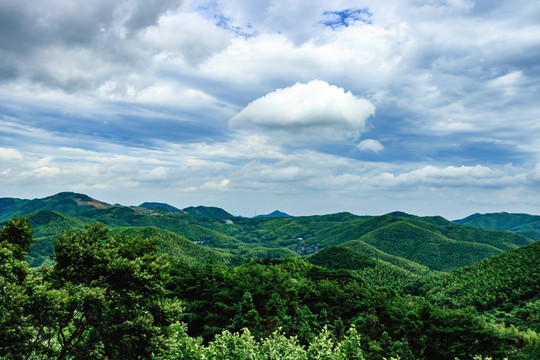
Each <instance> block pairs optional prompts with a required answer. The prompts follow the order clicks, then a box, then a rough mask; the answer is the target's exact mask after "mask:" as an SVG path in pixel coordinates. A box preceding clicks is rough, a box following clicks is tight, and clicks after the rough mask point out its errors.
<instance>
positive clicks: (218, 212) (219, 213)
mask: <svg viewBox="0 0 540 360" xmlns="http://www.w3.org/2000/svg"><path fill="white" fill-rule="evenodd" d="M183 210H184V212H186V213H188V214H191V215H199V216H206V217H214V218H218V219H222V220H225V219H232V218H233V217H234V216H233V215H231V214H229V213H228V212H226V211H225V210H223V209H221V208H218V207H213V206H196V207H193V206H190V207H187V208H185V209H183Z"/></svg>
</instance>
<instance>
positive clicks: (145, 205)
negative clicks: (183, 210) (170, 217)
mask: <svg viewBox="0 0 540 360" xmlns="http://www.w3.org/2000/svg"><path fill="white" fill-rule="evenodd" d="M139 207H141V208H146V209H155V208H158V209H159V208H161V209H166V210H168V211H172V212H174V211H180V209H178V208H176V207H174V206H172V205H169V204H165V203H160V202H144V203H142V204H141V205H139Z"/></svg>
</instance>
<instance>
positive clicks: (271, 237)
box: [0, 192, 537, 271]
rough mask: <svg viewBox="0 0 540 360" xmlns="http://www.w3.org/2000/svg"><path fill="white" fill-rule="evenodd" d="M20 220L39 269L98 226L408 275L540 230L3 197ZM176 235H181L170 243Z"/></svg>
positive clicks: (488, 252) (70, 196) (216, 249)
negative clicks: (322, 256) (385, 267)
mask: <svg viewBox="0 0 540 360" xmlns="http://www.w3.org/2000/svg"><path fill="white" fill-rule="evenodd" d="M14 215H17V216H28V218H29V219H30V221H31V224H32V226H33V229H34V232H35V234H34V237H35V243H34V245H33V247H32V251H31V253H30V254H29V261H30V263H31V264H32V265H33V266H39V265H41V264H42V263H48V262H49V261H50V259H49V256H50V255H51V254H52V251H53V243H54V239H55V238H56V237H57V236H58V235H59V234H60V233H62V232H63V231H65V230H69V229H71V228H82V227H84V226H85V225H87V224H91V223H94V222H96V221H97V222H101V223H103V224H105V225H107V226H108V227H109V228H111V229H115V231H120V230H119V229H124V230H122V231H127V230H125V229H131V230H130V232H131V233H133V232H134V231H135V232H136V231H139V232H142V233H143V234H149V233H152V234H153V236H158V237H160V238H163V239H167V241H165V240H164V241H163V244H165V243H167V244H168V245H163V249H164V251H165V249H168V250H166V252H171V251H173V250H171V249H172V248H171V246H173V245H172V244H182V245H179V246H180V247H181V248H185V246H186V245H185V244H186V243H185V241H186V240H188V241H189V242H190V244H192V245H196V246H199V247H202V248H204V250H203V249H201V250H198V251H195V252H196V253H201V254H203V253H204V254H205V255H204V256H203V258H208V257H209V255H208V254H209V253H212V254H213V255H212V256H213V257H214V258H219V259H221V260H223V261H233V260H232V259H234V258H253V257H255V258H268V257H269V258H283V257H298V256H309V255H313V254H316V253H318V252H319V251H321V250H323V249H327V248H330V247H333V246H339V247H340V251H345V250H346V251H348V252H349V253H353V252H354V253H358V254H361V255H362V256H368V257H370V258H373V257H374V258H377V259H381V260H383V261H385V262H387V263H389V264H393V265H395V266H398V267H400V268H404V269H406V270H407V271H411V270H412V269H416V270H418V269H428V270H431V271H451V270H455V269H458V268H461V267H464V266H467V265H471V264H474V263H476V262H478V261H480V260H482V259H485V258H489V257H492V256H494V255H497V254H501V253H503V252H505V251H507V250H512V249H516V248H518V247H521V246H524V245H527V244H530V243H532V242H533V240H532V239H531V238H529V237H526V236H524V235H526V234H527V233H524V232H523V231H522V230H524V229H526V230H527V231H529V230H530V231H534V229H536V228H535V227H534V226H535V225H534V224H535V222H534V220H535V217H533V216H529V217H525V216H523V215H519V216H520V218H521V219H524V220H526V223H525V224H528V225H527V227H526V226H525V224H522V225H521V226H520V222H519V221H518V220H515V221H511V220H509V219H510V218H511V215H510V214H506V215H504V218H505V219H507V220H505V222H504V224H508V225H507V226H506V228H504V230H511V231H503V230H492V229H489V230H488V229H482V228H480V227H479V226H481V225H482V224H484V225H485V224H494V223H496V222H495V221H493V220H491V221H488V219H492V218H496V217H495V216H494V215H484V216H482V215H476V214H475V215H473V216H471V217H469V218H466V219H463V220H458V221H456V222H451V221H448V220H446V219H444V218H442V217H437V216H435V217H418V216H414V215H410V214H406V213H402V212H394V213H390V214H387V215H382V216H357V215H353V214H350V213H336V214H329V215H318V216H300V217H292V216H290V215H287V214H285V213H283V212H280V211H275V212H273V213H271V214H269V215H265V216H258V217H255V218H244V217H235V216H233V215H231V214H230V213H228V212H227V211H225V210H223V209H220V208H216V207H206V206H197V207H187V208H185V209H182V210H181V209H178V208H176V207H174V206H171V205H168V204H165V203H156V202H146V203H143V204H141V205H139V206H122V205H110V204H108V203H105V202H103V201H99V200H96V199H93V198H91V197H89V196H87V195H84V194H78V193H72V192H63V193H59V194H56V195H53V196H49V197H46V198H42V199H33V200H24V199H15V198H0V221H4V222H5V221H7V220H8V219H10V218H11V217H12V216H14ZM482 219H484V220H483V221H482ZM536 220H537V219H536ZM469 224H472V225H475V226H468V225H469ZM497 224H502V221H499V222H498V223H497ZM510 225H512V227H511V228H509V226H510ZM484 227H487V226H484ZM492 227H496V226H492ZM149 228H152V229H153V230H152V231H150V230H148V229H149ZM499 228H503V226H502V225H500V226H499ZM507 228H508V229H507ZM512 231H514V232H512ZM173 234H174V235H175V236H178V237H179V238H177V239H176V238H175V239H174V240H172V239H173ZM532 238H534V236H533V237H532ZM180 239H182V240H180ZM175 251H176V250H175ZM175 251H173V252H175Z"/></svg>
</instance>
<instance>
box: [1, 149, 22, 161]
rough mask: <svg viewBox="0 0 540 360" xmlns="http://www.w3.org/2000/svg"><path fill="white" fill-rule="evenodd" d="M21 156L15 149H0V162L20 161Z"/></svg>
mask: <svg viewBox="0 0 540 360" xmlns="http://www.w3.org/2000/svg"><path fill="white" fill-rule="evenodd" d="M22 160H23V155H22V153H21V152H20V151H19V150H17V149H12V148H4V147H0V161H5V162H11V161H22Z"/></svg>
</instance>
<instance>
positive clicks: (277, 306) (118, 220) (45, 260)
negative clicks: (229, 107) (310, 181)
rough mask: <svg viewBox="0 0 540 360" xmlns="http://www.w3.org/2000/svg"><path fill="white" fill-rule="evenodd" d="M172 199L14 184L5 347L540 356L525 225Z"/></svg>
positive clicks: (0, 299) (0, 251)
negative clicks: (115, 201) (236, 209)
mask: <svg viewBox="0 0 540 360" xmlns="http://www.w3.org/2000/svg"><path fill="white" fill-rule="evenodd" d="M166 205H167V204H158V203H148V204H146V205H145V206H144V207H137V208H130V207H124V206H111V205H108V204H105V203H103V202H100V201H97V200H94V199H92V198H90V197H87V196H86V195H82V194H75V193H61V194H58V195H55V196H52V197H48V198H45V199H34V200H19V199H0V216H1V218H2V219H5V218H6V217H7V214H8V213H9V212H11V217H10V218H9V220H7V221H5V222H4V223H3V224H0V225H2V226H3V227H2V229H1V230H0V359H37V358H40V359H79V358H85V359H121V358H122V359H124V358H130V359H131V358H133V359H155V360H158V359H160V360H164V359H224V358H228V359H366V360H382V359H390V358H394V359H398V358H399V359H443V360H445V359H451V360H454V359H455V358H456V357H458V358H460V359H473V358H474V359H480V358H481V357H480V356H477V355H478V354H482V356H483V357H484V358H487V357H488V356H489V357H493V358H494V359H502V358H508V359H511V360H513V359H520V360H524V359H537V358H540V339H539V336H538V332H540V295H539V294H540V281H539V279H540V263H539V262H538V260H537V259H538V258H539V257H540V243H537V242H533V241H532V240H531V239H528V238H525V237H523V236H521V235H519V234H516V233H512V232H508V231H493V230H485V229H480V228H475V227H470V226H465V225H461V224H457V223H452V222H449V221H447V220H446V219H444V218H441V217H417V216H414V215H409V214H405V213H400V212H396V213H391V214H388V215H384V216H375V217H368V216H365V217H359V216H355V215H352V214H349V213H338V214H332V215H324V216H306V217H282V218H274V217H268V218H254V219H247V218H234V217H228V215H230V214H228V213H226V212H225V211H224V210H221V209H218V208H208V207H198V208H192V209H191V210H190V212H191V213H190V212H188V211H186V210H183V211H177V209H176V210H174V211H172V210H173V209H171V208H170V207H169V206H166ZM14 214H15V215H17V214H18V215H25V216H27V217H17V216H18V215H17V216H13V215H14ZM226 214H228V215H226ZM524 219H528V218H524ZM514 220H515V219H514ZM49 256H52V257H49Z"/></svg>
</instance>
